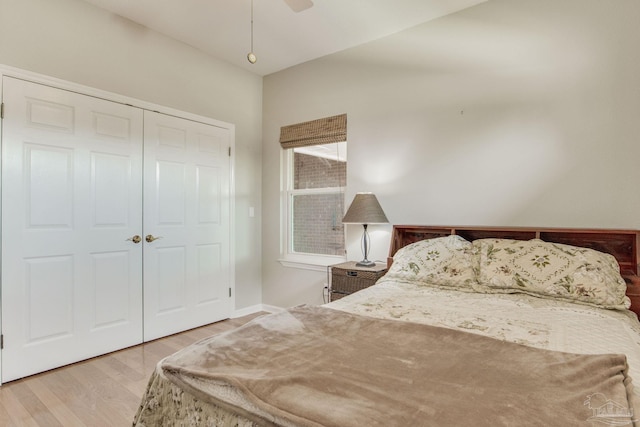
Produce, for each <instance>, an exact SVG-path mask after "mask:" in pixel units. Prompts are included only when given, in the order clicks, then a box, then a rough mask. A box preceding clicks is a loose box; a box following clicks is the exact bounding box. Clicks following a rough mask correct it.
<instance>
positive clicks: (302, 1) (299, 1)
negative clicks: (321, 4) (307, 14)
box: [284, 0, 313, 12]
mask: <svg viewBox="0 0 640 427" xmlns="http://www.w3.org/2000/svg"><path fill="white" fill-rule="evenodd" d="M284 2H285V3H286V4H287V6H289V7H290V8H291V10H293V11H294V12H302V11H303V10H307V9H309V8H310V7H311V6H313V2H312V1H311V0H284Z"/></svg>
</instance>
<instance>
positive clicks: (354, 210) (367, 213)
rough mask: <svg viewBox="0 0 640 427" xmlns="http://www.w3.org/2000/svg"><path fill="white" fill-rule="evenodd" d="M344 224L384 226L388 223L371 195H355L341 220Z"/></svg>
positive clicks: (374, 197)
mask: <svg viewBox="0 0 640 427" xmlns="http://www.w3.org/2000/svg"><path fill="white" fill-rule="evenodd" d="M342 222H343V223H345V224H386V223H388V222H389V220H388V219H387V216H386V215H385V214H384V211H383V210H382V207H380V203H378V199H377V198H376V196H375V194H373V193H357V194H356V197H354V198H353V202H351V206H349V209H348V210H347V213H346V214H345V215H344V218H342Z"/></svg>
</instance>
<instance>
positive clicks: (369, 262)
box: [356, 259, 376, 267]
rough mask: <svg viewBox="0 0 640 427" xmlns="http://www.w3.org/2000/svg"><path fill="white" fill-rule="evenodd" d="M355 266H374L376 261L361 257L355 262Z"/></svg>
mask: <svg viewBox="0 0 640 427" xmlns="http://www.w3.org/2000/svg"><path fill="white" fill-rule="evenodd" d="M356 266H357V267H375V266H376V263H375V262H373V261H369V260H368V259H363V260H362V261H360V262H356Z"/></svg>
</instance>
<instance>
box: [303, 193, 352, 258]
mask: <svg viewBox="0 0 640 427" xmlns="http://www.w3.org/2000/svg"><path fill="white" fill-rule="evenodd" d="M343 205H344V195H343V194H340V193H337V194H335V193H334V194H306V195H296V196H293V201H292V206H293V213H292V217H293V224H292V227H293V242H292V244H293V248H292V249H293V252H297V253H309V254H321V255H344V253H345V248H344V225H343V224H342V215H343Z"/></svg>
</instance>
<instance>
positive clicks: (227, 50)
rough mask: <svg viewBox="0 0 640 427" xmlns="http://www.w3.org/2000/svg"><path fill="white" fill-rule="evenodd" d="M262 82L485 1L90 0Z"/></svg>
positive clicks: (87, 0)
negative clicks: (299, 8) (263, 78)
mask: <svg viewBox="0 0 640 427" xmlns="http://www.w3.org/2000/svg"><path fill="white" fill-rule="evenodd" d="M85 1H86V2H88V3H91V4H93V5H96V6H98V7H100V8H103V9H106V10H108V11H110V12H113V13H115V14H117V15H120V16H122V17H125V18H128V19H130V20H132V21H134V22H137V23H139V24H141V25H143V26H145V27H147V28H150V29H152V30H155V31H157V32H159V33H162V34H164V35H166V36H169V37H171V38H173V39H176V40H179V41H181V42H183V43H186V44H188V45H190V46H193V47H195V48H197V49H199V50H201V51H203V52H205V53H207V54H209V55H211V56H213V57H216V58H218V59H222V60H224V61H227V62H230V63H232V64H234V65H237V66H239V67H242V68H244V69H246V70H248V71H250V72H252V73H255V74H258V75H261V76H264V75H267V74H271V73H274V72H276V71H280V70H283V69H285V68H288V67H291V66H294V65H297V64H300V63H303V62H306V61H309V60H312V59H315V58H319V57H321V56H325V55H328V54H331V53H334V52H338V51H341V50H344V49H347V48H350V47H353V46H357V45H360V44H363V43H366V42H369V41H372V40H375V39H379V38H381V37H384V36H387V35H390V34H393V33H397V32H399V31H402V30H404V29H407V28H410V27H413V26H416V25H419V24H421V23H423V22H427V21H430V20H432V19H436V18H439V17H441V16H444V15H447V14H450V13H453V12H456V11H458V10H461V9H465V8H467V7H470V6H473V5H475V4H478V3H483V2H484V1H486V0H312V1H313V6H311V7H309V8H307V9H305V10H302V11H299V12H295V11H294V10H293V9H292V8H291V7H290V6H289V5H292V6H294V7H295V6H296V5H299V6H303V5H305V3H306V4H307V5H309V4H311V1H309V0H254V5H253V9H254V10H253V52H254V53H255V55H256V56H257V58H258V60H257V62H256V63H255V64H250V63H249V61H248V60H247V54H248V53H249V51H250V50H251V0H85Z"/></svg>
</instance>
